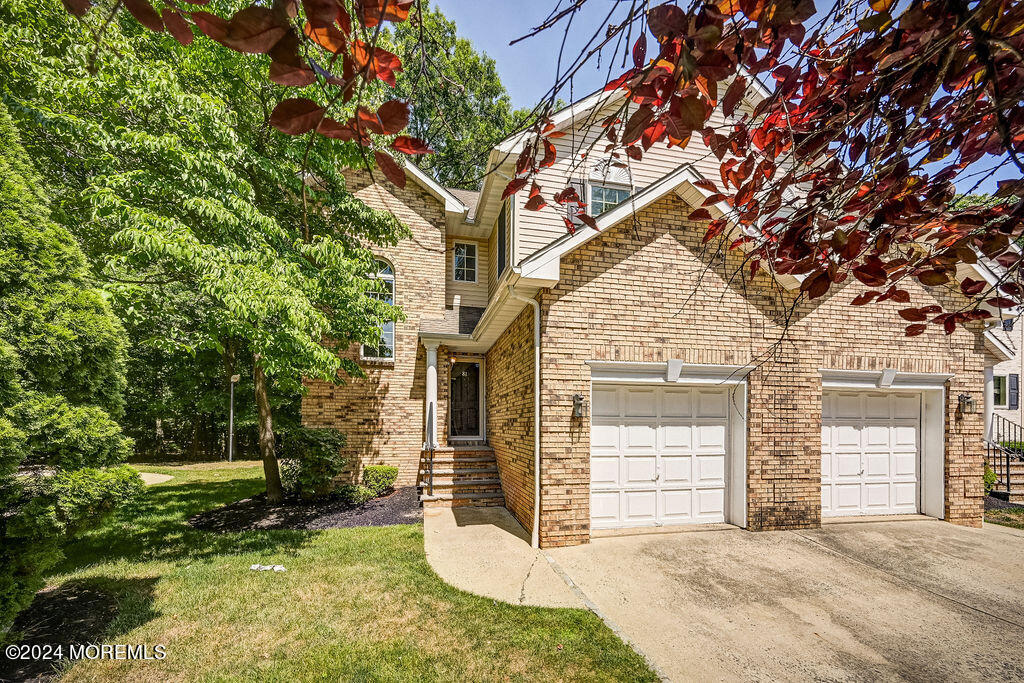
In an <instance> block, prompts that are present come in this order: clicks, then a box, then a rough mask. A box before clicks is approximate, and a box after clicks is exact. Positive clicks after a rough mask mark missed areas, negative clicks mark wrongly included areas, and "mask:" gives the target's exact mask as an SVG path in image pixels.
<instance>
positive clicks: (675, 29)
mask: <svg viewBox="0 0 1024 683" xmlns="http://www.w3.org/2000/svg"><path fill="white" fill-rule="evenodd" d="M647 26H648V27H649V28H650V29H651V33H653V34H654V37H655V38H658V39H659V40H660V39H661V38H663V37H665V36H668V35H675V36H682V35H686V33H687V28H688V27H689V21H688V20H687V17H686V13H685V12H684V11H683V10H682V9H680V8H679V7H676V6H675V5H669V4H664V5H658V6H657V7H654V8H652V9H651V10H650V11H649V12H648V13H647Z"/></svg>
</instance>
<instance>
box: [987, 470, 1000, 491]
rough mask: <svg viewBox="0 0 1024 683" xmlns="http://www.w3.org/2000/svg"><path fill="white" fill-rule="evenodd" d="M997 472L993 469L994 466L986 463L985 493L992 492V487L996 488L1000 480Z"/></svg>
mask: <svg viewBox="0 0 1024 683" xmlns="http://www.w3.org/2000/svg"><path fill="white" fill-rule="evenodd" d="M998 480H999V479H998V477H996V473H995V472H993V471H992V468H991V467H989V466H988V463H985V495H986V496H987V495H988V494H990V493H992V489H993V488H995V485H996V482H997V481H998Z"/></svg>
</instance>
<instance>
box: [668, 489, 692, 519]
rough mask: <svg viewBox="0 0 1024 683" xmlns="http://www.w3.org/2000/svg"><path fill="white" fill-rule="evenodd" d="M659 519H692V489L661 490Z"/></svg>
mask: <svg viewBox="0 0 1024 683" xmlns="http://www.w3.org/2000/svg"><path fill="white" fill-rule="evenodd" d="M661 519H662V521H664V522H666V523H670V522H675V523H683V522H689V521H691V520H692V519H693V491H692V490H690V489H686V490H682V491H662V492H661Z"/></svg>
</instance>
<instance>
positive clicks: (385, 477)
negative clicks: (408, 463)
mask: <svg viewBox="0 0 1024 683" xmlns="http://www.w3.org/2000/svg"><path fill="white" fill-rule="evenodd" d="M397 478H398V468H397V467H389V466H388V465H370V466H369V467H366V468H364V469H363V484H365V485H366V488H368V489H370V490H371V491H373V495H374V496H383V495H384V494H385V493H388V492H389V491H391V490H392V489H394V488H395V479H397Z"/></svg>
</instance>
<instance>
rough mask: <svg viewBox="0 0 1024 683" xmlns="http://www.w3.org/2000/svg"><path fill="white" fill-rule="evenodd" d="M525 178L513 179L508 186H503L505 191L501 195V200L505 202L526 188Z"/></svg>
mask: <svg viewBox="0 0 1024 683" xmlns="http://www.w3.org/2000/svg"><path fill="white" fill-rule="evenodd" d="M526 183H527V180H526V178H513V179H512V180H510V181H509V183H508V185H506V186H505V191H504V192H502V193H501V200H502V201H505V200H506V199H508V198H509V197H511V196H512V195H514V194H515V193H516V192H519V190H521V189H523V188H524V187H526Z"/></svg>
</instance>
